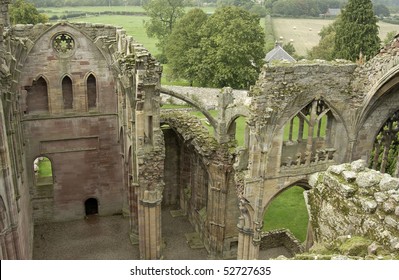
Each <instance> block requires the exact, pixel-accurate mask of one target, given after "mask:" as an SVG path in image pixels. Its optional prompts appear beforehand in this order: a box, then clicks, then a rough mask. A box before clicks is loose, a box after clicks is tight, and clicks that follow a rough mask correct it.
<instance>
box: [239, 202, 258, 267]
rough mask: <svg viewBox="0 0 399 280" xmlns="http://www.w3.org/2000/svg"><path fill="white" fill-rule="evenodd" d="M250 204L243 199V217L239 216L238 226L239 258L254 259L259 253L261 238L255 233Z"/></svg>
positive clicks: (241, 207) (241, 209)
mask: <svg viewBox="0 0 399 280" xmlns="http://www.w3.org/2000/svg"><path fill="white" fill-rule="evenodd" d="M249 207H250V206H249V205H248V204H247V203H246V202H245V201H243V200H241V201H240V211H241V217H240V218H239V223H238V225H237V227H238V251H237V259H238V260H254V259H257V258H258V255H259V245H260V239H259V238H258V237H257V235H256V234H255V230H254V228H253V225H252V217H251V214H250V213H251V212H252V211H250V210H249Z"/></svg>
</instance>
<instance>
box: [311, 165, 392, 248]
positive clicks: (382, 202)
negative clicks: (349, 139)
mask: <svg viewBox="0 0 399 280" xmlns="http://www.w3.org/2000/svg"><path fill="white" fill-rule="evenodd" d="M309 183H310V185H311V186H312V187H313V188H312V189H311V190H310V191H308V192H306V197H307V204H308V212H309V216H310V223H311V225H312V228H313V234H314V239H315V242H317V243H322V244H327V245H328V244H330V245H331V244H334V242H335V241H336V240H338V239H339V238H340V237H342V236H361V237H364V238H367V239H369V240H372V241H375V244H374V245H375V246H377V247H378V246H379V247H380V249H383V250H385V251H386V252H389V253H394V254H396V255H398V254H399V179H397V178H392V177H391V176H390V175H387V174H381V173H380V172H378V171H375V170H371V169H368V168H366V167H365V162H364V161H362V160H358V161H355V162H352V163H347V164H341V165H334V166H331V167H329V168H328V169H327V171H326V172H321V173H316V174H314V175H313V176H312V177H311V179H310V181H309ZM380 252H381V251H380Z"/></svg>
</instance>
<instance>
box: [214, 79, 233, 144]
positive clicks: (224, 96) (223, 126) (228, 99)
mask: <svg viewBox="0 0 399 280" xmlns="http://www.w3.org/2000/svg"><path fill="white" fill-rule="evenodd" d="M233 102H234V97H233V89H232V88H229V87H228V88H223V89H222V91H221V92H220V93H219V94H218V107H217V108H218V111H219V114H218V123H217V128H216V135H215V136H216V140H217V141H218V143H219V144H222V143H228V142H229V141H230V140H231V139H230V135H228V127H227V126H228V123H227V122H226V115H225V112H226V109H227V107H228V106H229V105H231V104H233Z"/></svg>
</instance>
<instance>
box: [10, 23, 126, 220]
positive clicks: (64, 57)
mask: <svg viewBox="0 0 399 280" xmlns="http://www.w3.org/2000/svg"><path fill="white" fill-rule="evenodd" d="M87 29H88V30H91V31H92V33H93V35H96V36H99V35H100V34H101V33H100V32H99V31H100V30H101V29H100V28H91V29H90V28H87ZM43 30H45V33H43V34H40V32H41V31H43ZM108 30H111V29H105V32H104V33H103V35H113V36H114V37H113V38H115V28H113V29H112V30H113V32H107V31H108ZM86 31H87V30H86ZM94 31H97V32H94ZM11 34H13V35H14V36H27V37H21V38H15V37H14V38H13V40H14V41H13V42H12V43H13V44H14V45H15V46H16V48H15V49H18V47H19V45H18V44H24V47H25V48H26V50H27V53H26V58H25V57H23V55H22V57H19V61H20V64H19V65H18V66H20V69H21V70H20V73H21V74H20V76H19V85H18V91H19V92H20V94H21V96H22V102H21V103H22V107H23V108H22V109H21V114H23V116H24V120H23V126H24V133H25V136H26V137H25V139H26V152H27V153H26V162H27V166H28V167H29V168H28V169H27V172H28V174H29V176H30V178H31V179H30V181H31V182H32V184H33V181H34V180H33V179H32V178H34V174H33V165H32V163H33V160H34V159H35V158H36V157H37V156H40V155H46V156H47V157H48V158H49V159H50V160H51V161H52V167H53V178H54V192H53V193H54V195H53V201H52V200H51V199H50V200H44V201H42V202H43V203H39V204H36V205H34V209H36V213H35V218H36V221H37V222H42V221H45V220H58V221H59V220H68V219H76V218H82V217H83V216H84V215H85V209H84V201H85V200H86V199H88V198H90V197H94V198H96V199H97V200H98V202H99V214H100V215H109V214H114V213H119V212H121V205H122V203H121V199H122V189H121V188H122V173H121V169H120V164H121V162H120V158H119V153H120V151H119V144H118V142H117V140H118V139H117V135H118V118H117V99H116V95H115V81H114V79H115V78H114V75H113V73H112V72H111V71H110V65H109V63H108V61H107V59H106V57H105V56H104V55H103V54H102V52H101V51H100V49H98V48H97V46H96V45H95V43H94V42H93V41H91V39H89V38H88V37H87V36H86V35H85V34H84V33H82V32H81V31H80V30H77V29H76V28H75V27H74V26H71V25H69V24H56V25H53V26H50V25H36V26H30V25H27V26H21V25H19V26H16V27H15V28H14V29H13V30H12V31H11ZM57 34H68V35H69V36H71V37H72V38H73V40H74V48H73V49H72V50H71V51H70V52H69V53H67V54H65V53H59V52H57V51H56V50H55V49H54V48H53V40H54V36H56V35H57ZM110 38H111V39H112V37H110ZM32 44H33V45H32ZM90 74H92V75H93V76H94V77H95V79H96V93H97V100H96V106H95V108H88V98H87V88H86V87H87V78H88V76H89V75H90ZM65 76H68V77H69V78H70V79H71V81H72V94H73V104H72V108H71V109H65V108H64V99H63V92H62V81H63V79H64V77H65ZM39 77H43V78H44V79H45V80H46V82H47V90H48V107H49V110H48V112H39V113H37V112H32V111H31V110H30V109H31V108H29V106H28V103H27V102H26V98H27V94H28V93H27V91H26V89H28V88H29V87H30V86H32V84H33V81H34V80H37V79H38V78H39ZM24 98H25V100H24ZM31 188H35V187H34V186H31ZM52 205H54V206H52Z"/></svg>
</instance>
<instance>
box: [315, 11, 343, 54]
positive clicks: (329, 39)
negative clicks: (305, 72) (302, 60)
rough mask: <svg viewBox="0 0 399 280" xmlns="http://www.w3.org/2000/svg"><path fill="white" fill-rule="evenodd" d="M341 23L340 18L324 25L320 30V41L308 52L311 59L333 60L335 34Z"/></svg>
mask: <svg viewBox="0 0 399 280" xmlns="http://www.w3.org/2000/svg"><path fill="white" fill-rule="evenodd" d="M338 23H339V18H337V20H335V21H334V22H333V23H332V24H329V25H327V26H325V27H323V28H322V29H321V31H320V34H319V35H320V41H319V44H318V45H317V46H314V47H313V48H312V49H311V50H310V51H309V52H308V58H309V59H324V60H328V61H330V60H333V59H335V57H334V46H335V34H336V27H337V25H338Z"/></svg>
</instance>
